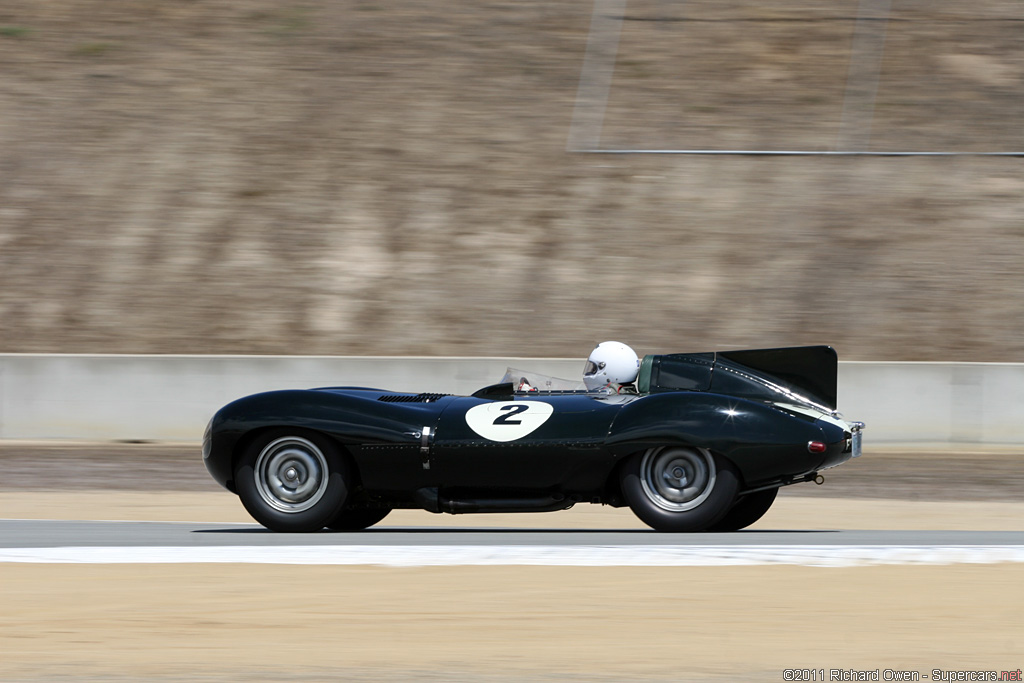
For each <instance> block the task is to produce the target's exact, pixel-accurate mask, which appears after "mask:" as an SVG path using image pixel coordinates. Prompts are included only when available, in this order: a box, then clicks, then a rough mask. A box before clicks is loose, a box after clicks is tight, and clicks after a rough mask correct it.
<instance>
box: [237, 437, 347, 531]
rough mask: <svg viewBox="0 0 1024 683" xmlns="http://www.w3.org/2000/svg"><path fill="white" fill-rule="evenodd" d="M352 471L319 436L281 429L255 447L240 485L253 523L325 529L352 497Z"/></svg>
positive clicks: (247, 454) (246, 456)
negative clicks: (350, 492)
mask: <svg viewBox="0 0 1024 683" xmlns="http://www.w3.org/2000/svg"><path fill="white" fill-rule="evenodd" d="M349 479H350V478H349V469H348V467H347V465H346V462H345V459H344V458H343V456H342V454H341V453H340V452H339V450H338V447H337V446H336V445H335V444H334V443H332V442H331V440H330V439H328V438H326V437H324V436H323V435H321V434H317V433H316V432H309V431H305V430H301V429H276V430H274V431H272V432H267V433H266V434H262V435H260V437H259V438H257V439H256V440H255V441H253V442H252V443H251V444H249V445H248V446H247V447H246V449H245V451H244V453H243V454H242V457H241V458H240V459H239V461H238V466H237V468H236V469H235V486H236V488H237V490H238V497H239V498H241V499H242V505H244V506H245V509H246V510H247V511H248V512H249V514H250V515H252V517H253V519H255V520H256V521H257V522H259V523H260V524H262V525H263V526H265V527H267V528H268V529H270V530H272V531H286V532H289V531H290V532H300V533H301V532H310V531H320V530H321V529H323V528H324V527H325V526H327V523H328V522H329V521H330V520H332V519H334V518H335V517H337V516H338V513H339V511H340V510H341V509H342V507H343V506H344V505H345V500H346V499H347V498H348V484H347V482H348V481H349Z"/></svg>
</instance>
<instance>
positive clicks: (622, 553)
mask: <svg viewBox="0 0 1024 683" xmlns="http://www.w3.org/2000/svg"><path fill="white" fill-rule="evenodd" d="M0 562H22V563H47V564H53V563H57V564H179V563H240V564H307V565H382V566H386V567H436V566H459V565H475V566H487V565H532V566H564V567H721V566H733V565H748V566H749V565H800V566H805V567H862V566H872V565H900V564H907V565H944V564H994V563H1002V562H1015V563H1016V562H1024V546H1021V545H999V546H995V545H987V546H986V545H978V546H937V545H933V546H876V545H860V546H827V545H806V546H803V545H789V546H767V545H762V546H740V547H726V546H568V547H563V546H537V545H532V546H500V545H496V546H468V545H429V546H427V545H419V546H370V545H345V546H201V547H117V546H109V547H65V548H0Z"/></svg>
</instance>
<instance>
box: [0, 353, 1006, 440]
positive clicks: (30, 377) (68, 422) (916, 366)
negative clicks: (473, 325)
mask: <svg viewBox="0 0 1024 683" xmlns="http://www.w3.org/2000/svg"><path fill="white" fill-rule="evenodd" d="M509 366H511V367H516V368H521V369H528V370H534V371H536V372H539V373H543V374H547V375H553V376H556V377H566V378H570V379H575V378H578V377H579V374H580V372H581V371H582V367H583V361H582V360H581V359H542V358H407V357H401V358H392V357H298V356H296V357H279V356H275V357H269V356H113V355H96V356H84V355H30V354H29V355H26V354H6V355H4V354H0V439H82V440H135V439H138V440H161V441H193V442H197V441H199V440H200V438H201V437H202V432H203V428H204V427H205V425H206V422H207V420H209V418H210V416H211V415H212V414H213V412H214V411H216V410H217V408H219V407H220V406H222V405H223V404H225V403H227V402H229V401H231V400H233V399H235V398H238V397H240V396H245V395H247V394H251V393H255V392H258V391H267V390H271V389H290V388H308V387H316V386H338V385H347V386H367V387H379V388H384V389H393V390H401V391H417V392H418V391H437V392H444V393H454V394H468V393H472V392H473V391H475V390H477V389H479V388H480V387H482V386H485V385H487V384H493V383H494V382H497V381H498V380H499V379H501V377H502V375H504V373H505V369H506V368H507V367H509ZM839 408H840V410H841V411H843V413H844V414H845V415H846V416H847V417H848V418H850V419H858V420H863V421H865V422H867V423H868V431H867V432H866V435H865V438H866V441H867V442H868V443H869V444H870V443H922V442H927V443H962V444H993V445H994V444H1024V364H986V363H860V362H844V363H840V368H839Z"/></svg>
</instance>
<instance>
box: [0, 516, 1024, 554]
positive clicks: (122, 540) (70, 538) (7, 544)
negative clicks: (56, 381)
mask: <svg viewBox="0 0 1024 683" xmlns="http://www.w3.org/2000/svg"><path fill="white" fill-rule="evenodd" d="M323 545H329V546H367V545H372V546H390V547H395V548H401V547H406V546H425V545H428V546H429V545H433V546H552V547H590V546H602V547H619V546H623V547H629V546H667V547H668V546H670V547H703V546H718V547H721V546H726V547H743V546H784V547H793V546H874V547H908V546H909V547H936V546H943V547H956V546H1024V531H850V530H842V531H838V530H837V531H814V530H810V531H790V530H778V531H775V530H750V531H740V532H736V533H729V534H663V533H658V532H654V531H647V530H644V529H636V530H633V529H630V530H620V529H616V530H600V529H594V530H589V529H588V530H581V529H571V530H570V529H543V530H538V529H529V530H521V529H514V528H488V529H480V528H472V529H470V528H467V529H457V528H455V529H453V528H452V527H450V526H446V527H429V526H425V527H388V526H381V527H375V528H371V529H367V530H365V531H360V532H355V533H353V532H333V531H323V532H320V533H314V534H280V533H274V532H271V531H268V530H267V529H264V528H263V527H261V526H259V525H257V524H208V523H192V522H115V521H110V522H104V521H61V520H10V519H6V520H0V548H59V547H101V546H102V547H111V546H118V547H157V546H174V547H195V546H271V547H272V546H289V547H296V546H323Z"/></svg>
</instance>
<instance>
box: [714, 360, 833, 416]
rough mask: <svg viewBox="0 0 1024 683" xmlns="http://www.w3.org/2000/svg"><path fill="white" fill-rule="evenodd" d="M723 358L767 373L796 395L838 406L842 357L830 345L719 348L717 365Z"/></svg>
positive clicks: (823, 403)
mask: <svg viewBox="0 0 1024 683" xmlns="http://www.w3.org/2000/svg"><path fill="white" fill-rule="evenodd" d="M723 360H724V361H725V362H727V363H729V364H732V365H736V366H741V367H743V368H748V369H749V370H752V371H753V373H754V374H757V375H768V376H770V377H771V378H772V379H773V380H775V381H776V382H777V383H779V384H781V385H782V386H783V387H784V388H786V389H788V390H790V391H792V392H793V393H794V394H797V395H801V396H805V397H807V398H809V399H811V400H813V401H814V402H816V403H820V404H821V405H823V406H826V407H828V408H829V409H831V410H835V409H836V394H837V382H838V375H839V357H838V356H837V355H836V351H835V349H833V348H832V347H831V346H790V347H786V348H780V349H749V350H742V351H720V352H719V353H718V354H717V358H716V364H718V363H721V362H722V361H723Z"/></svg>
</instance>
